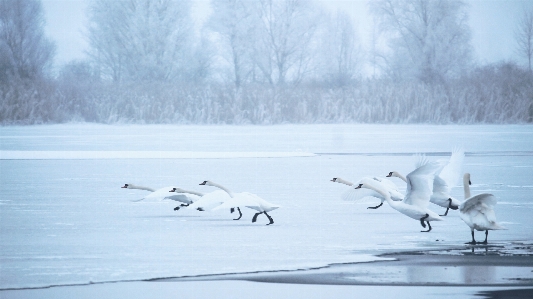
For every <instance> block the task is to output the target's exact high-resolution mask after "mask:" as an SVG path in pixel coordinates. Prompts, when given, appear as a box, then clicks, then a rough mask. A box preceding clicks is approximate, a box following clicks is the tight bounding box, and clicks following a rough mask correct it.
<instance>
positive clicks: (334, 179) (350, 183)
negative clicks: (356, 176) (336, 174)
mask: <svg viewBox="0 0 533 299" xmlns="http://www.w3.org/2000/svg"><path fill="white" fill-rule="evenodd" d="M331 181H332V182H334V183H340V184H344V185H348V186H353V183H352V182H349V181H347V180H344V179H341V178H333V179H332V180H331Z"/></svg>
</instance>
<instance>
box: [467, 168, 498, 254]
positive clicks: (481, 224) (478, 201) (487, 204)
mask: <svg viewBox="0 0 533 299" xmlns="http://www.w3.org/2000/svg"><path fill="white" fill-rule="evenodd" d="M470 184H471V182H470V174H469V173H465V174H464V176H463V185H464V193H465V201H464V202H463V203H462V204H461V205H459V216H460V217H461V219H463V221H464V222H465V223H466V225H468V226H469V227H470V230H471V234H472V241H471V242H468V243H467V244H477V243H482V244H487V238H488V235H489V230H498V229H505V228H504V227H502V226H501V225H500V224H499V223H498V222H497V221H496V213H495V212H494V206H495V205H496V197H495V196H494V195H492V194H489V193H483V194H478V195H475V196H470ZM474 230H478V231H485V241H483V242H476V240H475V238H474Z"/></svg>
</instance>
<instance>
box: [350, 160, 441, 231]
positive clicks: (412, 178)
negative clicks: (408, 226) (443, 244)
mask: <svg viewBox="0 0 533 299" xmlns="http://www.w3.org/2000/svg"><path fill="white" fill-rule="evenodd" d="M440 167H441V165H440V164H439V163H437V162H427V161H423V162H422V161H421V162H419V165H418V168H416V169H415V170H413V171H412V172H411V173H409V174H408V175H407V178H406V181H407V192H406V194H405V198H404V200H403V201H393V200H392V199H391V196H390V194H389V192H387V191H386V189H385V188H384V187H383V185H382V184H381V183H379V182H366V183H362V184H359V186H358V187H357V188H368V189H372V190H374V191H376V192H378V193H380V194H381V195H382V196H383V197H385V200H386V201H387V203H388V204H389V205H390V206H391V207H392V208H394V209H395V210H397V211H398V212H400V213H402V214H404V215H406V216H408V217H411V218H413V219H415V220H419V221H420V224H421V225H422V227H424V228H425V227H426V224H425V223H424V222H426V223H427V225H428V227H429V228H428V230H423V231H422V232H429V231H431V224H430V223H429V222H430V221H441V220H443V219H442V218H441V217H440V216H439V215H438V214H437V213H435V212H433V211H431V210H430V209H428V208H427V207H428V205H429V198H430V196H431V181H433V177H434V176H435V172H436V171H437V170H439V169H440Z"/></svg>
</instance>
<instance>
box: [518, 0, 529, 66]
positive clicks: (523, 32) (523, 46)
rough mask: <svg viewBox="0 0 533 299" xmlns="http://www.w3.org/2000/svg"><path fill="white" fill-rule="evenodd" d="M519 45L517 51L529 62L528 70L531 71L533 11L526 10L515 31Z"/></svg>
mask: <svg viewBox="0 0 533 299" xmlns="http://www.w3.org/2000/svg"><path fill="white" fill-rule="evenodd" d="M515 38H516V43H517V49H516V51H517V52H518V54H519V55H520V56H521V57H523V58H525V59H526V60H527V65H528V70H529V72H532V70H531V58H532V56H533V10H525V11H524V14H523V15H522V17H521V18H520V21H519V23H518V27H517V29H516V31H515Z"/></svg>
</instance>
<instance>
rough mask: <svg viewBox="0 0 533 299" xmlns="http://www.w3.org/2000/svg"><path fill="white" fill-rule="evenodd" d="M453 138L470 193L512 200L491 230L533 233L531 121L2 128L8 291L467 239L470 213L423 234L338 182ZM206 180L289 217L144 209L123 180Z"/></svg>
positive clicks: (165, 205)
mask: <svg viewBox="0 0 533 299" xmlns="http://www.w3.org/2000/svg"><path fill="white" fill-rule="evenodd" d="M455 146H462V147H463V148H464V149H465V151H466V153H467V154H466V158H465V165H464V170H465V171H467V172H470V173H471V174H472V183H473V185H472V193H473V194H476V193H485V192H488V193H492V194H494V195H495V196H496V197H497V198H498V200H499V201H498V205H497V210H496V216H497V218H498V220H499V221H500V222H501V223H502V224H503V225H504V226H506V227H507V228H508V230H505V231H492V232H490V233H489V242H490V243H493V244H508V243H512V242H522V241H531V240H533V229H532V228H533V217H531V215H532V214H533V196H531V194H532V192H533V180H532V178H533V177H532V174H533V126H527V125H500V126H492V125H479V126H454V125H450V126H432V125H396V126H393V125H280V126H172V125H150V126H137V125H135V126H133V125H132V126H128V125H124V126H106V125H90V124H66V125H46V126H28V127H2V128H1V129H0V172H1V173H0V175H1V182H2V183H1V184H0V240H1V241H0V289H7V288H27V287H44V286H50V285H69V284H84V283H89V282H104V281H128V280H142V279H150V278H161V277H181V276H194V275H203V274H219V273H242V272H255V271H275V270H285V269H306V268H310V267H320V266H325V265H328V264H332V263H349V262H358V261H371V260H376V259H379V258H376V257H375V255H376V254H381V253H387V252H398V251H408V250H421V249H432V250H438V249H445V248H448V247H458V246H464V242H467V241H469V240H470V230H469V228H468V227H467V226H466V225H465V224H464V223H463V222H462V220H461V219H460V218H459V216H458V213H457V212H456V211H450V214H449V216H448V217H446V219H445V221H442V222H433V223H432V226H433V230H432V231H431V232H430V233H421V232H420V230H421V226H420V223H419V222H417V221H414V220H412V219H410V218H408V217H405V216H404V215H401V214H399V213H398V212H396V211H395V210H393V209H392V208H390V207H389V206H388V205H386V204H385V205H384V206H383V207H382V208H380V209H378V210H367V209H366V207H367V206H369V205H375V203H377V202H378V200H377V199H376V200H374V201H372V200H371V201H364V202H358V203H354V202H345V201H342V200H341V199H340V195H341V194H342V193H343V192H344V191H345V190H346V189H345V188H344V187H345V186H343V185H340V184H336V183H332V182H330V181H329V180H330V179H331V178H333V177H342V178H345V179H347V180H351V181H356V180H358V179H359V178H360V177H362V176H365V175H373V176H384V175H386V174H387V173H388V172H389V171H393V170H397V171H400V172H403V173H408V172H409V171H411V170H412V169H413V167H414V161H415V160H414V158H413V157H412V155H413V154H415V153H425V154H426V155H428V156H429V158H430V159H441V158H447V157H449V155H450V151H451V150H452V149H453V148H454V147H455ZM204 180H212V181H214V182H218V183H220V184H222V185H224V186H226V187H228V188H229V189H231V190H233V191H236V192H241V191H249V192H252V193H256V194H258V195H259V196H261V197H263V198H264V199H266V200H268V201H271V202H273V203H276V204H279V205H281V206H282V208H280V209H278V210H275V211H272V212H271V213H270V215H271V216H272V217H273V218H274V221H275V224H274V225H272V226H266V225H265V224H266V223H268V222H267V219H266V217H264V216H260V217H259V218H258V222H257V223H251V217H252V216H253V214H254V212H253V211H251V210H243V214H244V216H243V218H242V219H241V220H240V221H233V220H232V219H233V218H234V217H235V216H234V215H232V214H230V213H229V212H225V211H220V212H199V211H190V210H186V209H181V210H179V211H174V210H173V208H174V207H175V206H176V203H175V202H171V201H163V202H160V201H141V202H131V200H135V199H139V198H141V197H143V196H144V195H146V194H147V193H146V192H145V191H141V190H126V189H121V188H120V187H121V186H123V185H124V184H125V183H130V184H139V185H144V186H150V187H154V188H160V187H164V186H171V185H174V186H179V187H182V188H184V189H192V190H197V191H201V192H209V191H214V190H215V189H214V188H213V187H205V186H199V185H198V184H199V183H201V182H202V181H204ZM395 182H396V183H397V184H398V186H401V189H403V190H404V189H405V187H404V184H402V182H401V181H399V180H395ZM462 192H463V191H462V187H458V188H455V189H454V195H455V197H457V198H459V199H462V198H463V196H462V194H463V193H462ZM430 208H431V209H433V210H434V211H436V212H437V213H443V212H444V209H442V208H440V207H438V206H435V205H431V206H430ZM476 237H477V238H478V239H480V240H481V239H482V238H483V237H484V236H483V233H481V232H477V233H476Z"/></svg>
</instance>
